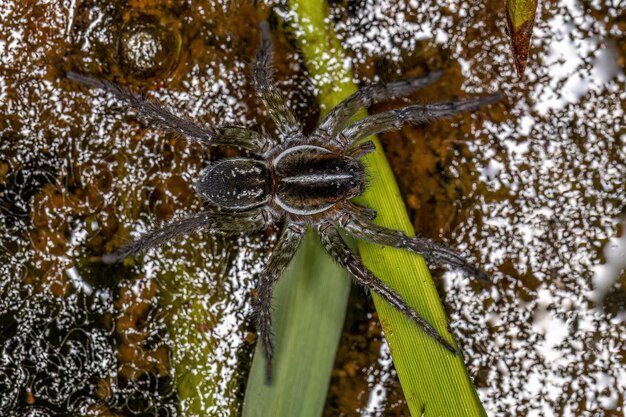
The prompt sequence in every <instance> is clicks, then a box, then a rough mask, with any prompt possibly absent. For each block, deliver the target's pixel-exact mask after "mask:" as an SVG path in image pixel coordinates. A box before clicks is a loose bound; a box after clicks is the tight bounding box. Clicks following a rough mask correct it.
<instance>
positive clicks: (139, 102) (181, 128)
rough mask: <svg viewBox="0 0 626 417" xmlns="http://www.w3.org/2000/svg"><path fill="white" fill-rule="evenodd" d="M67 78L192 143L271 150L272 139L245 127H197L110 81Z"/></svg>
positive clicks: (71, 74) (73, 74) (72, 75)
mask: <svg viewBox="0 0 626 417" xmlns="http://www.w3.org/2000/svg"><path fill="white" fill-rule="evenodd" d="M67 78H69V79H70V80H72V81H77V82H79V83H81V84H84V85H86V86H87V87H90V88H99V89H101V90H104V91H106V92H108V93H111V94H113V95H114V96H115V97H116V98H117V99H119V100H122V101H124V102H125V103H127V104H129V105H131V106H132V107H134V108H135V109H136V110H137V111H138V112H139V114H140V115H141V116H143V118H144V119H145V120H146V121H147V122H149V123H154V124H155V125H157V126H158V127H159V128H161V129H163V130H165V131H167V132H172V133H174V134H176V135H179V136H182V137H184V138H186V139H188V140H189V141H191V142H198V143H201V144H203V145H207V146H214V145H230V146H236V147H238V148H242V149H247V150H249V151H251V152H254V153H257V154H261V153H263V152H264V151H265V150H266V149H267V147H268V146H269V143H268V139H267V138H266V137H264V136H263V135H261V134H259V133H257V132H254V131H252V130H248V129H246V128H243V127H236V126H232V127H228V126H226V127H218V128H211V127H201V126H198V125H197V124H195V123H193V122H190V121H188V120H185V119H183V118H181V117H178V116H176V115H175V114H173V113H172V112H170V111H169V110H167V109H165V108H163V107H161V106H159V105H158V104H156V103H154V102H152V101H150V100H148V99H146V98H145V97H144V96H143V95H141V94H137V93H134V92H133V91H131V90H130V89H128V88H126V87H122V86H120V85H118V84H115V83H114V82H111V81H108V80H101V79H99V78H96V77H92V76H90V75H84V74H78V73H76V72H68V73H67Z"/></svg>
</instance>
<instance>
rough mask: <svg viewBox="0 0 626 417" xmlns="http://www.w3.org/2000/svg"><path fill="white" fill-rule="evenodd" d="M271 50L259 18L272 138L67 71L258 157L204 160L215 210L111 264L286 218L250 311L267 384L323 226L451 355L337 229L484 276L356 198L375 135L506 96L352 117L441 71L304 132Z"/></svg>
mask: <svg viewBox="0 0 626 417" xmlns="http://www.w3.org/2000/svg"><path fill="white" fill-rule="evenodd" d="M272 60H273V50H272V43H271V37H270V30H269V26H268V25H267V23H263V24H261V46H260V47H259V49H258V51H257V53H256V57H255V61H254V64H253V71H252V72H253V74H252V75H253V84H254V87H255V89H256V91H257V93H258V94H259V96H260V98H261V100H262V101H263V103H264V104H265V106H266V108H267V110H268V111H269V113H270V116H271V117H272V119H273V121H274V122H275V124H276V128H277V130H278V133H279V137H278V138H274V137H269V136H267V135H265V134H260V133H257V132H255V131H252V130H248V129H246V128H243V127H236V126H222V127H201V126H198V125H197V124H195V123H192V122H190V121H188V120H185V119H182V118H180V117H178V116H175V115H174V114H172V113H171V112H169V111H168V110H166V109H164V108H162V107H160V106H158V105H157V104H155V103H154V102H152V101H150V100H147V99H146V98H145V97H144V96H142V95H139V94H136V93H134V92H132V91H131V90H129V89H127V88H124V87H121V86H119V85H117V84H115V83H113V82H110V81H106V80H101V79H99V78H95V77H92V76H89V75H83V74H78V73H75V72H69V73H68V74H67V77H68V78H69V79H71V80H74V81H77V82H80V83H82V84H85V85H86V86H88V87H92V88H99V89H103V90H105V91H107V92H109V93H111V94H113V95H114V96H115V97H116V98H118V99H120V100H123V101H125V102H126V103H128V104H130V105H131V106H132V107H134V108H135V109H136V110H137V111H138V113H139V114H140V115H141V116H142V117H143V118H145V119H146V120H147V121H148V122H151V123H154V124H155V125H157V126H158V127H160V128H161V129H164V130H166V131H169V132H172V133H174V134H177V135H179V136H182V137H184V138H187V140H189V141H190V142H198V143H200V144H202V145H206V146H215V145H230V146H234V147H237V148H240V149H243V150H245V151H247V152H248V154H249V155H251V156H244V157H234V158H227V159H223V160H220V161H218V162H217V163H215V164H213V165H211V166H209V167H207V168H206V169H205V170H204V171H203V172H202V173H201V175H200V178H198V179H197V181H196V182H195V190H196V193H197V194H198V195H199V196H200V197H201V198H202V199H204V200H206V202H208V203H209V205H210V206H212V207H213V208H212V209H208V210H206V211H202V212H200V213H197V214H193V215H190V216H189V217H186V218H183V219H182V220H178V221H173V222H171V223H169V224H167V225H165V226H164V227H163V228H161V229H158V230H155V231H152V232H149V233H147V234H145V235H143V236H141V237H140V238H139V239H137V240H135V241H134V242H131V243H129V244H128V245H126V246H124V247H122V248H120V249H118V250H117V251H116V252H113V253H108V254H105V255H103V256H102V261H103V262H104V263H116V262H119V261H121V260H123V259H124V258H126V257H129V256H132V255H135V254H137V253H139V252H142V251H145V250H147V249H150V248H153V247H156V246H159V245H162V244H164V243H167V242H169V241H171V240H173V239H175V238H177V237H180V236H183V235H185V234H188V233H191V232H194V231H196V230H199V229H208V230H209V231H211V232H217V233H222V234H226V235H234V234H245V233H251V232H255V231H259V230H263V229H265V228H268V227H270V226H271V225H274V224H278V225H280V224H282V225H283V228H282V232H281V234H280V237H279V239H278V242H277V243H276V246H275V248H274V250H273V253H272V255H271V256H270V258H269V260H268V262H267V265H266V267H265V270H264V272H263V273H262V274H261V276H260V278H259V281H258V284H257V297H256V300H255V301H254V303H253V304H254V305H253V309H254V313H255V320H256V326H257V331H258V333H259V338H260V341H261V343H262V346H263V348H264V353H265V359H266V370H265V372H266V382H267V383H270V382H271V378H272V360H273V335H272V318H271V311H272V305H271V301H272V288H273V286H274V284H275V283H276V282H277V280H278V279H279V278H280V276H281V274H282V273H283V271H284V270H285V268H286V267H287V265H288V263H289V262H290V260H291V259H292V258H293V256H294V255H295V253H296V250H297V249H298V246H299V245H300V242H301V241H302V238H303V236H304V233H305V230H306V229H307V228H314V229H317V232H318V234H319V237H320V239H321V243H322V245H323V246H324V248H325V249H326V251H327V252H328V253H329V254H330V256H332V257H333V258H334V259H335V260H336V261H337V262H338V263H339V264H340V265H342V266H343V267H344V268H345V269H347V270H348V271H349V272H350V273H351V274H352V275H353V276H354V279H355V280H356V282H358V283H359V284H361V285H363V286H364V287H367V288H369V289H370V290H371V291H374V292H376V293H377V294H379V295H380V296H381V297H382V298H383V299H385V300H386V301H387V302H389V303H390V304H391V305H393V306H394V307H395V308H397V309H398V310H399V311H401V312H402V313H404V314H405V315H406V316H408V317H409V318H410V319H411V320H413V321H414V322H415V324H416V325H417V326H419V327H420V328H421V329H422V330H423V331H424V332H426V333H427V334H428V335H429V336H430V337H432V338H434V339H435V340H436V341H437V342H439V343H440V344H441V345H442V346H443V347H444V348H445V349H447V350H448V351H450V352H451V353H453V354H457V353H458V352H457V350H456V349H455V348H454V347H453V346H452V344H450V343H449V342H448V341H447V340H445V339H444V338H443V337H442V336H441V335H440V334H439V333H438V332H437V331H436V330H435V328H434V327H433V326H432V325H431V324H430V323H428V321H426V319H424V318H423V317H422V316H421V315H420V314H419V313H418V312H416V311H415V310H414V309H413V308H411V307H410V306H409V305H408V304H407V302H406V301H405V300H404V299H403V298H402V296H401V295H400V294H398V293H397V292H396V291H395V290H394V289H393V288H391V287H389V286H388V285H387V284H385V283H384V282H383V281H381V280H380V279H379V278H377V277H376V276H375V275H374V274H373V273H372V272H371V271H369V270H368V269H367V268H366V267H365V266H364V265H363V262H362V260H361V258H360V257H359V255H358V254H357V253H355V252H353V250H352V249H350V247H349V246H348V245H347V244H346V242H345V241H344V239H343V238H342V236H341V235H340V233H339V230H343V231H344V232H347V234H349V235H351V236H353V237H355V238H357V239H363V240H367V241H370V242H374V243H376V244H380V245H388V246H392V247H395V248H402V249H406V250H409V251H412V252H415V253H419V254H421V255H422V256H424V257H425V258H426V259H427V260H428V261H432V262H440V263H444V264H447V265H449V266H450V267H452V268H456V269H460V270H462V271H464V272H465V273H467V274H469V275H472V276H474V277H476V278H479V279H482V280H488V279H489V278H488V276H487V274H485V273H484V272H483V271H482V270H480V269H479V268H478V267H476V266H475V265H473V264H472V263H470V262H468V261H467V260H466V259H465V258H463V257H462V256H460V255H459V254H457V253H456V252H455V251H453V250H451V249H449V248H447V247H445V246H443V245H441V244H437V243H434V242H432V241H430V240H428V239H425V238H421V237H408V236H406V235H405V234H404V233H402V232H400V231H396V230H391V229H387V228H384V227H380V226H377V225H375V224H374V223H372V220H373V219H374V218H375V217H376V212H375V211H374V210H372V209H370V208H366V207H362V206H358V205H356V204H354V203H352V202H351V201H350V199H352V198H354V197H357V196H359V195H361V194H362V193H363V192H364V190H365V187H366V176H367V173H366V169H365V166H364V165H363V163H362V162H361V161H360V158H361V157H362V156H364V155H366V154H367V153H369V152H372V151H374V150H375V146H374V144H373V142H371V141H370V140H365V141H362V139H365V138H367V137H368V136H371V135H374V134H377V133H380V132H384V131H388V130H392V129H398V128H400V127H401V126H402V125H403V124H405V123H424V122H427V121H429V120H432V119H437V118H441V117H447V116H451V115H454V114H456V113H459V112H463V111H473V110H476V109H477V108H479V107H480V106H483V105H486V104H489V103H493V102H495V101H497V100H498V99H499V98H500V94H493V95H487V96H482V97H475V98H469V99H465V100H461V101H456V102H439V103H432V104H417V105H412V106H407V107H403V108H400V109H396V110H390V111H385V112H382V113H378V114H374V115H372V116H369V117H366V118H364V119H361V120H359V121H357V122H354V123H352V124H349V120H350V118H351V117H352V116H353V115H354V114H355V113H356V111H357V110H358V109H360V108H361V107H367V106H369V105H371V104H372V103H373V102H376V101H380V100H386V99H390V98H398V97H405V96H408V95H409V94H411V93H413V92H414V91H416V90H418V89H419V88H421V87H424V86H426V85H427V84H430V83H432V82H433V81H436V80H437V79H439V78H440V77H441V73H440V72H432V73H430V74H428V75H426V76H424V77H418V78H410V79H406V80H402V81H396V82H392V83H388V84H382V85H372V86H368V87H365V88H363V89H361V90H360V91H358V92H356V93H354V94H352V95H351V96H350V97H348V98H347V99H346V100H344V101H343V102H341V103H340V104H339V105H337V106H336V107H335V108H334V109H332V110H331V111H330V112H329V113H328V114H327V115H326V116H325V117H324V118H323V119H322V121H321V122H320V123H319V125H318V126H317V128H316V129H315V131H314V132H313V133H312V134H310V135H308V136H307V135H305V134H304V133H303V131H302V128H301V126H300V125H299V124H298V122H297V121H296V118H295V117H294V115H293V113H292V112H291V111H290V109H289V108H288V107H287V106H286V102H285V99H284V98H283V97H282V96H281V94H280V93H279V91H278V90H277V89H276V87H275V85H274V81H273V72H274V67H273V63H272Z"/></svg>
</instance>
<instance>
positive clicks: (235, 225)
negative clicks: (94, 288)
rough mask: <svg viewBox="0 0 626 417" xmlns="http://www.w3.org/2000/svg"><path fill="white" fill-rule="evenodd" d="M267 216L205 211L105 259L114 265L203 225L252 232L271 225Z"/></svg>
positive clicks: (230, 231) (256, 212) (228, 232)
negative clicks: (268, 223)
mask: <svg viewBox="0 0 626 417" xmlns="http://www.w3.org/2000/svg"><path fill="white" fill-rule="evenodd" d="M267 227H268V225H267V220H266V216H265V215H264V214H263V211H262V210H251V211H246V212H241V213H211V212H201V213H197V214H193V215H191V216H189V217H185V218H183V219H180V220H176V221H173V222H171V223H169V224H167V225H165V226H164V227H163V228H161V229H157V230H153V231H151V232H149V233H146V234H144V235H143V236H141V237H140V238H138V239H137V240H135V241H133V242H131V243H129V244H128V245H126V246H123V247H122V248H120V249H118V250H117V251H115V252H112V253H107V254H105V255H103V256H102V262H104V263H107V264H112V263H116V262H119V261H121V260H123V259H124V258H127V257H129V256H133V255H136V254H137V253H139V252H144V251H146V250H148V249H150V248H154V247H156V246H161V245H162V244H164V243H167V242H169V241H171V240H173V239H176V238H179V237H181V236H184V235H187V234H189V233H191V232H194V231H196V230H199V229H201V228H208V229H209V230H210V231H211V232H214V233H215V232H219V233H222V234H224V235H234V234H241V233H251V232H254V231H257V230H261V229H264V228H267Z"/></svg>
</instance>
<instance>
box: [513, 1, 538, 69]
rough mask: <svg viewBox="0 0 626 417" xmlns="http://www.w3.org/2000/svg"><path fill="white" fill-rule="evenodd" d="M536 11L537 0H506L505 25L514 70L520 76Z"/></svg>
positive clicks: (524, 65) (526, 58) (526, 57)
mask: <svg viewBox="0 0 626 417" xmlns="http://www.w3.org/2000/svg"><path fill="white" fill-rule="evenodd" d="M536 12H537V0H507V1H506V27H507V33H508V35H509V39H510V41H511V50H512V52H513V60H514V61H515V70H516V71H517V75H519V76H520V77H521V76H522V74H524V68H526V62H527V61H528V51H529V48H530V39H531V36H532V32H533V26H534V23H535V14H536Z"/></svg>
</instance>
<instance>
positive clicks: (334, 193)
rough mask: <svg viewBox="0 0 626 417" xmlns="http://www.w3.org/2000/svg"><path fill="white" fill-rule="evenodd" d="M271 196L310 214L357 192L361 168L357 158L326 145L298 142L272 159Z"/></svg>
mask: <svg viewBox="0 0 626 417" xmlns="http://www.w3.org/2000/svg"><path fill="white" fill-rule="evenodd" d="M273 165H274V175H275V176H276V184H277V186H276V191H275V195H274V200H275V202H276V204H278V205H279V206H280V207H281V208H283V209H284V210H285V211H287V212H289V213H293V214H297V215H312V214H317V213H320V212H322V211H324V210H327V209H329V208H330V207H332V206H333V205H335V204H336V203H337V202H339V201H344V200H347V199H350V198H352V197H356V196H357V195H359V194H361V193H362V192H363V190H364V187H365V181H364V177H365V169H364V167H363V165H362V164H361V162H359V160H357V159H354V158H351V157H349V156H346V155H342V154H338V153H335V152H333V151H331V150H329V149H326V148H323V147H319V146H314V145H301V146H295V147H292V148H288V149H286V150H285V151H283V152H282V153H281V154H280V155H278V157H276V159H275V160H274V162H273Z"/></svg>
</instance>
